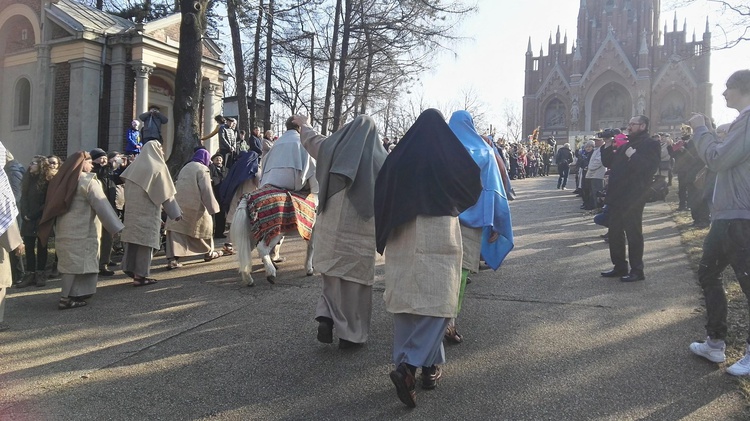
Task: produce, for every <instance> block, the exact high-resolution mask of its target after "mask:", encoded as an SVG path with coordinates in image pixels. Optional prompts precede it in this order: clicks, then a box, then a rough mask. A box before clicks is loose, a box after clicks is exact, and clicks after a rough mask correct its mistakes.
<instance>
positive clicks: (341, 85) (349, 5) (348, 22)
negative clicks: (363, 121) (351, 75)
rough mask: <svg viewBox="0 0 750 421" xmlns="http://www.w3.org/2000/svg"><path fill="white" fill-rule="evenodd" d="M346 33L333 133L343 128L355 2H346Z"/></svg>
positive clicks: (349, 0)
mask: <svg viewBox="0 0 750 421" xmlns="http://www.w3.org/2000/svg"><path fill="white" fill-rule="evenodd" d="M344 1H345V10H344V31H343V34H342V35H341V59H340V60H339V78H338V80H337V81H336V93H335V94H334V103H333V131H336V130H338V129H339V127H340V126H341V109H342V106H343V104H344V85H345V83H346V60H347V58H348V56H349V33H350V29H351V24H352V22H351V19H352V2H353V1H354V0H344Z"/></svg>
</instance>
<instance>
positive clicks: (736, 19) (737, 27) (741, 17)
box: [672, 0, 750, 50]
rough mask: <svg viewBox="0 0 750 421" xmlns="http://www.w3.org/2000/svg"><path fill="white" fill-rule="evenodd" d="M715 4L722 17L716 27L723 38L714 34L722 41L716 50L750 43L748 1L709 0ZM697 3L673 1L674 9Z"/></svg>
mask: <svg viewBox="0 0 750 421" xmlns="http://www.w3.org/2000/svg"><path fill="white" fill-rule="evenodd" d="M707 1H708V2H709V3H713V4H714V5H715V6H716V7H717V8H718V10H719V11H720V13H718V14H717V15H718V16H721V18H720V20H719V22H717V23H716V27H718V28H719V29H721V32H722V34H721V35H722V36H721V37H720V36H718V34H714V36H715V37H716V38H717V39H718V40H720V42H719V43H718V45H717V46H716V47H714V48H716V49H718V50H722V49H727V48H732V47H734V46H736V45H738V44H739V43H741V42H743V41H750V4H748V2H747V1H746V0H707ZM693 3H697V0H672V7H673V8H678V7H684V6H688V5H690V4H693Z"/></svg>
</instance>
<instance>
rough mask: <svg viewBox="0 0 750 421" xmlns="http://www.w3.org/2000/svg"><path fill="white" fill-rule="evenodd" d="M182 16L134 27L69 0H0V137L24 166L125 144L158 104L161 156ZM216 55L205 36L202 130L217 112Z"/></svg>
mask: <svg viewBox="0 0 750 421" xmlns="http://www.w3.org/2000/svg"><path fill="white" fill-rule="evenodd" d="M180 19H181V16H180V14H175V15H171V16H168V17H165V18H162V19H159V20H155V21H152V22H149V23H146V24H143V25H140V24H135V23H133V22H130V21H128V20H126V19H123V18H120V17H117V16H113V15H110V14H108V13H105V12H102V11H100V10H97V9H95V8H91V7H88V6H85V5H83V4H80V3H78V2H76V1H73V0H0V60H2V61H0V110H2V112H1V113H0V140H2V141H3V143H4V144H5V146H6V147H7V148H8V149H9V150H10V151H12V152H13V154H14V155H15V156H16V157H17V159H18V160H19V161H20V162H22V163H28V162H29V161H30V159H31V157H32V156H33V155H35V154H43V155H49V154H55V155H59V156H62V157H67V156H68V155H70V154H71V153H73V152H75V151H78V150H91V149H93V148H95V147H100V148H102V149H105V150H108V151H111V150H118V151H122V150H123V147H124V142H125V133H126V130H127V129H128V127H129V126H130V122H131V121H132V120H133V119H135V118H136V117H137V116H138V115H139V114H141V113H142V112H145V111H146V110H147V109H148V107H149V106H150V105H158V106H159V107H160V108H161V111H162V113H164V114H165V115H166V116H168V117H169V119H170V122H169V124H167V125H165V126H164V127H163V131H162V134H163V137H164V147H165V152H167V154H168V153H169V152H170V151H171V146H172V141H173V136H174V126H173V121H172V120H173V118H172V111H173V101H174V92H175V73H176V70H177V54H178V49H179V39H180V32H179V30H180ZM220 53H221V51H220V50H219V48H218V47H217V45H216V44H215V43H214V42H212V41H211V40H209V39H204V41H203V59H202V71H203V90H202V92H203V95H202V102H201V107H200V108H201V112H202V115H203V119H202V121H203V127H202V131H203V132H204V133H209V132H211V131H212V130H213V129H214V127H215V122H214V120H213V116H214V115H216V114H220V113H221V106H222V97H223V82H224V80H225V79H226V76H225V74H224V72H223V69H224V63H223V62H221V60H220ZM213 143H216V140H211V141H209V142H208V143H207V146H208V147H209V149H210V150H214V149H216V148H217V146H218V145H215V144H213Z"/></svg>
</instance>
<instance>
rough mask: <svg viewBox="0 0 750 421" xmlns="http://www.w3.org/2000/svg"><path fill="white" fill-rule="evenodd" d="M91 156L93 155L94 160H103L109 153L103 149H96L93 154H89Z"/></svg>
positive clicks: (92, 151)
mask: <svg viewBox="0 0 750 421" xmlns="http://www.w3.org/2000/svg"><path fill="white" fill-rule="evenodd" d="M89 154H90V155H91V159H92V160H95V159H97V158H101V157H103V156H107V153H106V152H104V149H101V148H94V149H92V150H91V152H89Z"/></svg>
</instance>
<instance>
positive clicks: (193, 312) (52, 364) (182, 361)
mask: <svg viewBox="0 0 750 421" xmlns="http://www.w3.org/2000/svg"><path fill="white" fill-rule="evenodd" d="M555 182H556V178H552V177H548V178H537V179H530V180H521V181H516V182H515V184H514V187H515V190H516V191H517V193H518V200H516V201H514V202H512V205H511V207H512V214H513V222H514V232H515V236H516V238H515V240H516V248H515V250H514V251H513V252H511V254H510V256H509V257H508V259H507V260H506V262H505V263H504V264H503V267H502V268H501V269H500V270H498V271H497V272H493V271H491V270H485V271H482V272H480V273H479V274H476V275H473V276H472V280H473V282H472V283H471V284H470V285H469V286H468V288H467V296H466V301H465V302H464V306H463V311H462V313H461V315H460V318H459V323H458V324H459V328H460V332H461V333H462V334H463V335H464V339H465V341H464V343H462V344H460V345H452V346H448V347H447V348H446V354H447V359H448V362H447V364H446V365H445V366H444V371H443V372H444V375H443V379H442V380H441V382H440V384H439V386H438V388H437V389H436V390H433V391H423V390H420V389H418V390H417V408H416V409H413V410H410V409H408V408H406V407H405V406H404V405H403V404H401V403H400V402H399V401H398V399H397V398H396V393H395V389H394V387H393V385H392V383H391V382H390V380H389V378H388V372H389V371H390V370H391V369H392V365H391V362H390V354H391V329H392V324H391V317H390V315H389V314H388V313H387V312H386V311H385V309H384V305H383V300H382V298H381V297H382V295H381V294H382V291H383V282H382V278H379V280H378V282H376V285H375V293H374V295H373V303H374V310H373V318H372V331H371V335H370V341H369V342H368V343H367V344H366V346H364V347H363V348H362V349H358V350H354V351H351V350H346V351H342V350H339V349H338V348H337V347H336V346H335V344H334V345H324V344H320V343H318V342H317V341H316V339H315V333H316V323H315V322H314V321H313V316H314V309H315V304H316V302H317V297H318V295H319V293H320V277H319V276H318V275H317V274H316V275H315V276H313V277H306V276H305V274H304V269H303V267H302V259H303V257H304V245H303V243H302V241H301V240H300V239H299V238H291V239H287V241H285V243H284V247H283V249H282V255H284V256H286V257H287V258H288V260H287V261H286V262H284V263H282V264H281V265H280V270H279V274H278V278H277V281H276V285H270V284H268V283H267V282H266V281H265V280H264V276H263V274H262V266H261V265H260V262H259V261H257V259H256V263H255V266H254V267H255V273H254V277H255V279H256V286H255V287H254V288H248V287H244V286H241V285H240V284H239V282H238V276H237V274H236V269H235V268H236V258H235V257H223V258H221V259H218V260H215V261H213V262H209V263H204V262H203V260H202V259H195V260H188V261H185V263H186V264H185V267H183V268H181V269H179V270H174V271H166V270H165V269H164V267H165V261H164V258H163V255H162V256H159V257H157V258H156V259H155V268H156V269H155V270H154V272H153V276H154V277H155V278H157V279H158V280H159V283H158V284H157V285H154V286H150V287H142V288H133V287H132V286H131V285H130V282H129V279H127V278H125V277H124V276H123V275H122V273H121V272H118V276H115V277H113V278H109V279H105V280H100V283H99V289H98V292H97V294H96V296H95V297H94V298H93V300H92V301H91V303H90V304H89V306H87V307H84V308H81V309H74V310H66V311H59V310H57V306H56V303H57V297H58V295H59V291H60V288H59V281H51V282H49V283H48V285H47V287H44V288H35V287H30V288H26V289H20V290H18V289H12V290H10V291H9V293H10V295H9V297H8V303H7V306H6V322H8V323H9V324H10V325H11V330H9V331H6V332H2V333H0V420H3V421H5V420H198V419H219V420H327V419H344V420H355V419H356V420H364V419H372V420H387V419H418V420H422V419H431V420H459V419H477V420H588V419H597V420H677V419H692V420H709V419H710V420H728V419H747V416H748V413H747V412H743V411H744V410H745V408H744V400H743V398H742V396H741V395H740V393H739V392H738V391H737V383H736V381H735V380H734V379H733V378H732V377H731V376H729V375H726V374H724V373H723V371H722V370H720V369H719V367H717V366H716V365H714V364H710V363H708V362H705V361H703V360H700V359H699V358H696V357H694V356H692V355H691V354H690V352H689V351H688V344H689V343H690V342H691V341H693V340H696V339H700V338H701V337H702V336H703V335H704V333H703V327H702V326H703V323H704V322H703V317H704V316H703V311H702V309H701V297H700V291H699V288H698V287H697V285H696V282H695V277H694V275H693V274H692V272H691V271H690V269H689V267H688V262H687V258H686V257H685V255H684V253H683V251H682V248H681V246H680V242H679V236H678V233H677V230H676V228H675V226H674V223H673V222H672V220H671V218H670V215H669V213H668V207H667V205H666V204H656V205H649V206H647V208H646V212H645V215H644V233H645V236H646V255H645V264H646V277H647V279H646V281H644V282H638V283H634V284H623V283H621V282H619V280H611V279H605V278H601V277H600V276H599V272H600V271H601V270H607V269H609V268H610V266H611V265H610V263H609V254H608V249H607V245H606V244H605V243H604V242H602V240H601V239H600V238H599V234H601V233H603V232H604V231H603V229H601V228H600V227H597V226H595V225H594V224H593V223H592V221H591V216H589V215H586V214H585V213H584V212H583V211H581V210H579V208H578V207H579V205H580V201H579V199H576V198H574V197H573V195H572V194H570V192H562V191H559V190H556V189H555ZM378 261H379V266H378V276H379V277H380V276H382V273H383V267H382V264H383V261H382V259H379V260H378Z"/></svg>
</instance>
